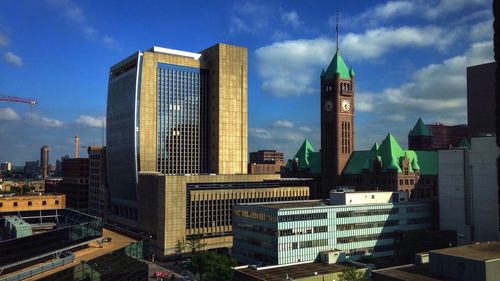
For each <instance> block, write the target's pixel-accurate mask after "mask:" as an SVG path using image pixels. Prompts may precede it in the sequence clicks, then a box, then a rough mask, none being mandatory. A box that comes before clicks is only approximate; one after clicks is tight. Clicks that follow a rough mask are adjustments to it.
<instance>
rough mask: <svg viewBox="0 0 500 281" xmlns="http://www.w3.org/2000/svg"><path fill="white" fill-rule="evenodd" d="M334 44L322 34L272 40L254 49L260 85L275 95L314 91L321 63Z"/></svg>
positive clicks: (302, 93)
mask: <svg viewBox="0 0 500 281" xmlns="http://www.w3.org/2000/svg"><path fill="white" fill-rule="evenodd" d="M334 48H335V45H334V43H333V41H332V40H330V39H328V38H326V37H320V38H317V39H311V40H308V39H300V40H288V41H284V42H276V43H273V44H271V45H269V46H265V47H261V48H259V49H257V50H256V51H255V56H256V67H257V73H258V75H259V76H260V78H261V79H262V80H263V82H262V89H263V90H264V91H265V92H267V93H270V94H271V95H274V96H276V97H290V96H300V95H304V94H313V93H316V92H317V91H316V88H315V86H312V83H313V82H317V79H318V77H319V74H320V71H321V67H324V65H326V64H327V63H328V60H330V59H331V57H332V56H333V50H334Z"/></svg>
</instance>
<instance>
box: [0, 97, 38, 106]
mask: <svg viewBox="0 0 500 281" xmlns="http://www.w3.org/2000/svg"><path fill="white" fill-rule="evenodd" d="M0 101H7V102H20V103H27V104H31V105H35V104H38V101H37V100H35V99H30V98H22V97H13V96H3V95H0Z"/></svg>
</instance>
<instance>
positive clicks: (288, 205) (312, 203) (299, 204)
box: [245, 200, 326, 210]
mask: <svg viewBox="0 0 500 281" xmlns="http://www.w3.org/2000/svg"><path fill="white" fill-rule="evenodd" d="M245 205H246V204H245ZM248 205H258V206H259V207H262V208H269V209H277V210H279V209H292V208H311V207H319V206H325V205H326V204H325V203H324V202H323V201H321V200H306V201H287V202H277V203H253V204H252V203H251V204H248Z"/></svg>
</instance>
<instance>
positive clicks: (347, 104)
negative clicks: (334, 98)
mask: <svg viewBox="0 0 500 281" xmlns="http://www.w3.org/2000/svg"><path fill="white" fill-rule="evenodd" d="M340 108H341V109H342V111H344V112H347V111H349V110H350V109H351V103H350V102H349V101H348V100H342V102H341V104H340Z"/></svg>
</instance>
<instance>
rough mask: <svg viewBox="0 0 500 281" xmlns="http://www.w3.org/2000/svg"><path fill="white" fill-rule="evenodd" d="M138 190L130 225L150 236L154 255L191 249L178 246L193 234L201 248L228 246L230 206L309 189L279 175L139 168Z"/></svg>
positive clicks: (298, 195) (300, 195)
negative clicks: (134, 219)
mask: <svg viewBox="0 0 500 281" xmlns="http://www.w3.org/2000/svg"><path fill="white" fill-rule="evenodd" d="M139 188H140V190H141V192H140V193H139V206H140V208H139V217H138V223H137V225H136V226H135V227H137V228H139V229H140V230H141V231H145V232H147V233H149V234H150V235H151V236H152V238H151V247H152V250H153V251H154V253H155V255H156V256H159V257H166V256H170V255H174V254H180V253H183V252H191V251H192V250H193V249H190V248H189V247H185V248H184V247H182V246H185V244H186V242H188V241H189V240H193V239H197V238H202V243H203V244H205V246H204V247H203V250H208V249H217V248H230V247H231V246H232V241H233V237H232V233H233V232H232V217H231V215H232V209H233V205H235V204H238V203H247V202H270V201H288V200H305V199H308V198H309V187H308V186H305V185H303V184H302V181H301V180H299V179H297V180H296V181H293V180H291V179H287V180H286V181H282V180H280V177H279V175H192V176H186V175H162V174H159V173H147V172H141V173H140V174H139ZM117 221H118V220H117ZM118 222H120V221H118ZM195 250H199V249H195Z"/></svg>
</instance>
